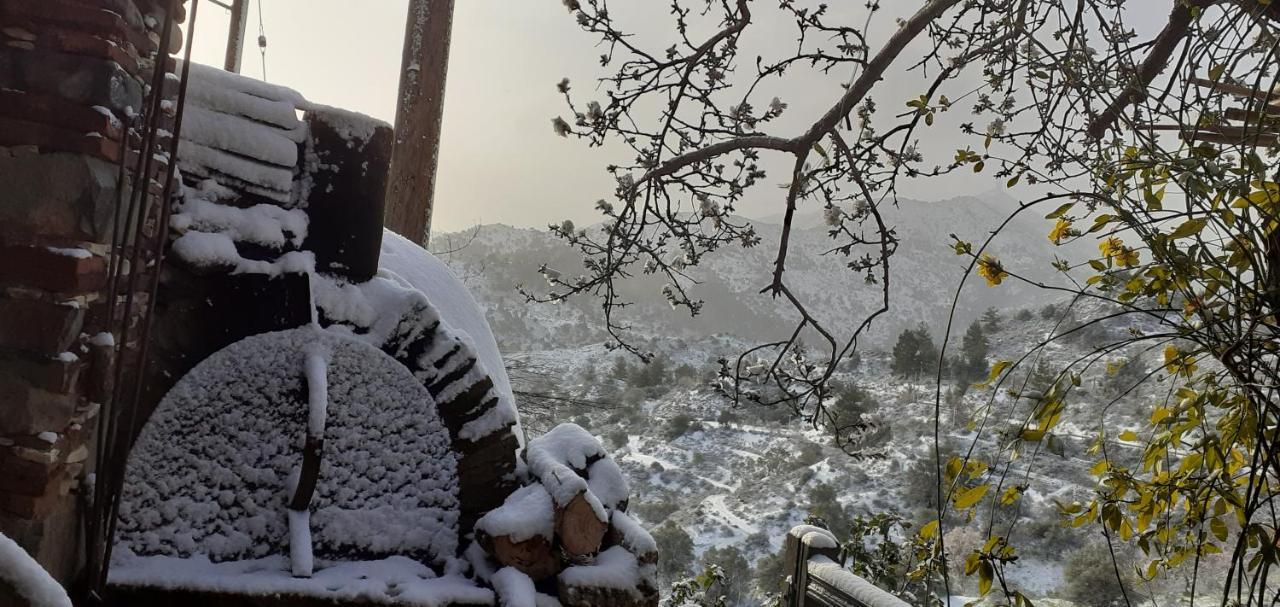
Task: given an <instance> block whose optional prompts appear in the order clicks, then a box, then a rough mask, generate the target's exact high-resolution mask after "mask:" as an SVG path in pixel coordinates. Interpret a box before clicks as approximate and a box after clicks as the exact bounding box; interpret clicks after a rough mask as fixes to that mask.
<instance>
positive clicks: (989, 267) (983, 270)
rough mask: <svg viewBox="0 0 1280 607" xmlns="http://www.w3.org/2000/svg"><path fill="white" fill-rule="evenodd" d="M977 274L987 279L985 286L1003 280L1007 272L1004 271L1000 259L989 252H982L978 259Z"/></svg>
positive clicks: (996, 283) (991, 285) (1007, 274)
mask: <svg viewBox="0 0 1280 607" xmlns="http://www.w3.org/2000/svg"><path fill="white" fill-rule="evenodd" d="M978 275H979V276H981V277H983V278H985V279H986V280H987V286H989V287H994V286H996V285H998V284H1000V283H1001V282H1003V281H1004V279H1005V278H1006V277H1008V276H1009V273H1008V272H1006V271H1004V266H1002V265H1000V260H999V259H996V258H995V256H994V255H992V254H990V253H983V254H982V259H979V260H978Z"/></svg>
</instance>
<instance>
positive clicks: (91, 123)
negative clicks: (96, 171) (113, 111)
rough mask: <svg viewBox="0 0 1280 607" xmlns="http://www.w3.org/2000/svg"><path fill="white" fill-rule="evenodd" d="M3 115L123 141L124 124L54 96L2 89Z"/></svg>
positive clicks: (1, 110) (0, 97)
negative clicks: (121, 138) (121, 137)
mask: <svg viewBox="0 0 1280 607" xmlns="http://www.w3.org/2000/svg"><path fill="white" fill-rule="evenodd" d="M0 116H8V117H10V118H18V119H20V120H27V121H30V122H41V123H44V124H52V125H55V126H60V127H62V128H66V129H74V130H78V131H80V132H82V133H98V134H99V135H102V136H103V137H106V138H107V139H110V140H112V141H120V136H121V134H122V133H121V130H122V126H123V125H122V124H121V123H120V121H119V120H115V119H113V118H112V117H111V116H108V115H106V114H104V113H102V112H100V111H98V110H95V109H93V108H92V107H89V106H85V105H80V104H78V103H72V102H69V101H66V100H65V99H61V98H59V97H55V96H53V95H41V94H39V93H24V92H22V91H13V90H5V89H0Z"/></svg>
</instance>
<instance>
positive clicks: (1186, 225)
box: [1169, 219, 1208, 239]
mask: <svg viewBox="0 0 1280 607" xmlns="http://www.w3.org/2000/svg"><path fill="white" fill-rule="evenodd" d="M1207 223H1208V222H1207V221H1206V220H1204V219H1188V220H1186V221H1185V222H1183V224H1182V225H1180V226H1178V227H1177V228H1176V229H1174V231H1173V233H1172V234H1169V238H1173V239H1178V238H1187V237H1190V236H1195V235H1196V234H1199V233H1200V231H1201V230H1203V229H1204V226H1205V224H1207Z"/></svg>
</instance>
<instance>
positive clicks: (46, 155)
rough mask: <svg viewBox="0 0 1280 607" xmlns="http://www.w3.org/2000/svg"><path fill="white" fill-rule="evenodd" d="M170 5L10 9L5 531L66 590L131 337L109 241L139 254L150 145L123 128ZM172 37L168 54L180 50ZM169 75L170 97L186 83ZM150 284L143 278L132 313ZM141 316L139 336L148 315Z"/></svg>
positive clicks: (4, 77) (27, 3) (5, 75)
mask: <svg viewBox="0 0 1280 607" xmlns="http://www.w3.org/2000/svg"><path fill="white" fill-rule="evenodd" d="M168 5H169V3H168V2H167V1H164V0H8V1H6V2H3V3H0V192H4V195H3V196H0V533H3V534H5V535H7V536H9V537H10V538H12V539H14V540H15V541H17V542H18V543H19V544H20V545H21V546H23V548H25V549H26V550H27V551H28V552H29V553H30V554H31V555H32V556H33V557H35V558H36V559H37V560H38V561H39V562H40V563H41V565H43V566H44V567H45V568H46V569H48V570H49V571H50V572H51V573H53V574H54V576H55V577H57V578H58V579H59V580H61V581H63V582H64V583H68V582H70V581H71V580H72V578H73V577H74V576H75V574H76V572H77V570H78V568H79V567H80V566H81V565H82V561H83V555H82V554H81V553H82V549H81V548H82V545H83V537H82V536H81V532H80V528H81V524H82V515H83V513H82V505H83V504H84V498H83V494H84V492H83V491H82V490H81V489H80V487H81V486H82V484H83V482H82V481H83V478H84V477H85V475H86V473H87V472H88V471H89V470H91V469H92V467H93V461H92V459H93V458H92V453H93V451H94V445H93V437H94V432H95V427H96V424H97V417H98V412H99V411H101V410H102V409H103V406H104V405H105V404H107V401H108V400H109V398H110V392H111V379H112V377H113V372H112V367H113V357H114V356H115V355H116V351H117V347H116V346H115V345H114V342H115V338H118V337H119V334H118V333H115V334H114V335H113V336H112V337H111V338H109V337H107V336H108V335H112V329H113V328H117V329H118V328H119V327H120V326H122V325H123V323H124V322H125V319H124V318H122V317H121V318H115V319H109V318H106V316H107V314H106V309H107V301H108V299H109V295H108V276H109V274H110V270H109V267H110V263H109V260H110V259H111V258H112V248H113V245H112V243H113V239H114V240H117V241H125V242H124V243H119V244H124V245H125V247H127V248H129V249H132V246H130V244H129V242H128V241H130V240H131V238H132V237H133V234H132V233H131V232H132V231H131V230H126V229H124V228H123V227H122V228H121V229H120V230H119V233H118V236H116V235H114V234H113V232H115V231H116V227H115V226H116V223H117V221H116V220H117V219H120V220H121V221H123V218H122V215H123V212H124V209H125V208H127V201H128V199H129V194H130V191H131V189H130V184H131V182H132V180H131V179H130V178H128V177H127V176H126V178H125V180H124V182H123V183H121V180H120V175H121V166H120V161H122V160H124V161H126V164H125V166H128V167H129V168H130V170H129V171H125V173H126V174H127V173H130V172H132V167H133V166H134V165H135V162H136V159H137V153H138V149H139V147H140V145H139V142H140V140H141V137H140V134H139V132H138V130H134V131H130V132H126V126H125V125H126V124H128V120H129V118H128V117H129V116H133V115H136V114H137V113H138V112H140V111H141V110H142V108H143V107H144V101H145V99H144V91H146V90H148V83H149V82H150V78H151V73H152V67H153V66H154V65H155V63H156V61H155V60H154V57H156V56H157V51H158V50H161V49H159V48H158V46H159V44H160V41H161V34H160V32H161V31H162V26H163V24H164V23H165V22H166V20H167V19H168V17H167V16H166V14H165V7H166V6H168ZM178 7H179V9H180V10H178V11H175V14H174V15H173V18H174V20H175V21H176V22H181V21H183V20H184V19H185V15H184V14H183V12H184V11H183V10H181V8H182V5H181V4H180V3H178ZM174 31H175V34H176V35H175V36H173V39H172V40H171V42H172V43H171V44H170V45H169V46H170V47H171V48H169V49H164V50H167V51H173V50H176V49H175V48H173V47H175V46H178V45H180V43H181V31H180V30H179V29H178V28H177V27H176V26H175V30H174ZM159 56H164V57H167V54H164V53H160V54H159ZM163 65H164V66H165V67H166V71H169V72H171V71H172V69H173V64H172V62H169V61H165V62H164V63H163ZM165 82H166V86H164V87H162V89H163V93H164V94H165V95H166V96H172V95H173V93H174V92H175V91H176V84H177V80H176V78H172V77H169V78H167V79H166V81H165ZM171 89H172V90H171ZM165 109H166V111H172V104H166V106H165ZM166 118H167V122H168V123H169V124H168V125H164V124H163V122H162V127H163V128H166V129H168V128H172V127H171V124H172V117H166ZM139 130H140V129H139ZM158 143H159V144H161V145H164V143H165V142H164V141H163V140H161V141H159V142H158ZM166 170H167V167H165V166H164V165H163V163H162V162H156V163H154V169H153V171H152V177H153V179H152V180H151V182H150V184H149V186H150V187H149V188H148V192H149V194H150V195H149V196H148V197H147V199H148V200H149V201H150V202H151V204H149V205H147V206H145V209H146V211H147V213H148V215H147V221H146V223H145V227H144V229H143V230H142V232H141V234H140V236H141V237H142V238H144V239H146V240H144V242H143V245H144V247H143V248H144V249H145V250H148V251H149V250H151V247H150V246H147V245H149V242H148V241H152V242H153V239H154V238H155V237H157V235H158V232H159V230H157V226H156V223H157V217H156V215H157V214H158V213H157V212H156V211H157V210H158V208H159V206H158V205H156V204H154V200H155V199H158V194H159V193H160V189H161V187H162V184H163V177H162V176H163V175H164V173H165V171H166ZM122 188H123V190H122ZM121 200H124V201H126V202H125V203H124V204H121V202H120V201H121ZM125 247H122V248H125ZM142 265H147V264H140V267H141V266H142ZM147 267H150V266H149V265H148V266H147ZM126 282H127V281H126ZM148 282H149V281H148V280H146V279H145V278H144V279H142V280H138V281H136V283H135V286H136V291H137V292H138V293H137V294H136V295H135V298H134V309H135V310H138V311H140V310H142V309H145V304H146V299H145V293H142V291H144V290H145V287H146V285H147V284H148ZM123 290H124V289H123V288H122V289H120V291H121V292H122V291H123ZM121 295H123V293H121ZM121 299H122V298H121ZM118 301H119V300H118ZM122 308H123V306H117V310H119V309H122ZM129 322H130V323H132V324H133V325H134V326H135V329H136V323H137V322H138V318H137V315H135V316H134V317H133V318H130V319H129ZM138 333H139V331H138V330H134V332H133V335H134V336H135V337H136V336H137V335H138ZM131 341H132V342H134V343H130V344H125V347H126V348H136V347H137V343H136V339H135V340H131Z"/></svg>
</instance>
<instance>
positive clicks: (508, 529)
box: [475, 424, 658, 607]
mask: <svg viewBox="0 0 1280 607" xmlns="http://www.w3.org/2000/svg"><path fill="white" fill-rule="evenodd" d="M521 464H523V472H524V474H525V477H526V478H525V481H526V485H525V486H524V487H522V488H520V489H518V490H516V491H515V492H514V493H512V494H511V495H510V496H509V497H508V498H507V500H506V501H505V502H504V503H503V504H502V506H500V507H498V508H495V509H494V510H492V511H490V512H489V513H488V514H486V515H485V516H484V517H482V518H481V519H480V520H479V521H478V522H477V523H476V527H475V529H476V531H475V534H476V542H477V543H478V544H479V546H480V547H482V548H483V549H484V551H485V552H486V553H487V555H488V556H489V557H491V558H492V559H493V560H496V561H497V562H498V563H499V564H500V565H501V566H502V567H504V568H510V569H514V570H516V571H519V572H520V573H522V574H523V575H524V576H526V577H527V578H528V579H529V581H530V582H532V583H533V584H536V585H537V587H538V588H540V589H547V591H548V592H554V593H555V594H557V595H558V599H559V602H560V604H561V605H563V606H564V607H575V606H588V605H589V606H595V607H603V606H611V607H632V606H649V605H657V604H658V592H657V588H656V586H655V583H654V576H655V572H656V564H657V562H658V550H657V545H656V544H655V543H654V541H653V538H652V537H651V536H650V535H649V533H648V532H647V531H645V530H644V529H643V528H642V527H641V526H640V525H639V524H638V523H637V522H636V521H635V520H634V519H632V518H631V517H630V516H628V515H627V513H626V509H627V500H628V498H629V495H630V487H629V486H628V484H627V481H626V478H625V477H624V476H623V474H622V470H621V469H620V468H619V467H618V464H617V463H616V462H615V461H614V460H613V459H612V458H610V457H609V455H608V454H607V453H605V450H604V447H603V446H602V445H601V444H600V441H599V440H597V439H596V438H595V437H593V436H591V434H590V433H588V432H587V431H586V430H583V429H582V428H581V427H579V426H577V425H574V424H562V425H560V426H557V427H556V428H554V429H552V430H551V431H550V432H548V433H547V434H546V435H544V436H542V437H540V438H537V439H534V440H532V441H530V442H529V444H528V445H527V446H526V447H525V449H524V450H523V452H522V453H521ZM502 573H503V575H500V576H495V577H496V579H497V580H509V579H510V578H511V577H512V574H511V572H509V571H506V570H505V569H504V571H503V572H502ZM552 579H554V581H555V583H554V585H553V584H552V582H551V580H552ZM513 586H514V587H515V588H518V587H522V586H524V585H523V584H518V585H512V584H509V583H496V580H495V588H496V589H497V591H498V594H499V596H500V597H502V598H503V600H504V603H503V604H509V605H519V604H523V602H520V601H516V600H515V597H507V596H505V595H506V594H508V593H512V592H515V590H514V588H513V589H511V590H508V588H512V587H513Z"/></svg>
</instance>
